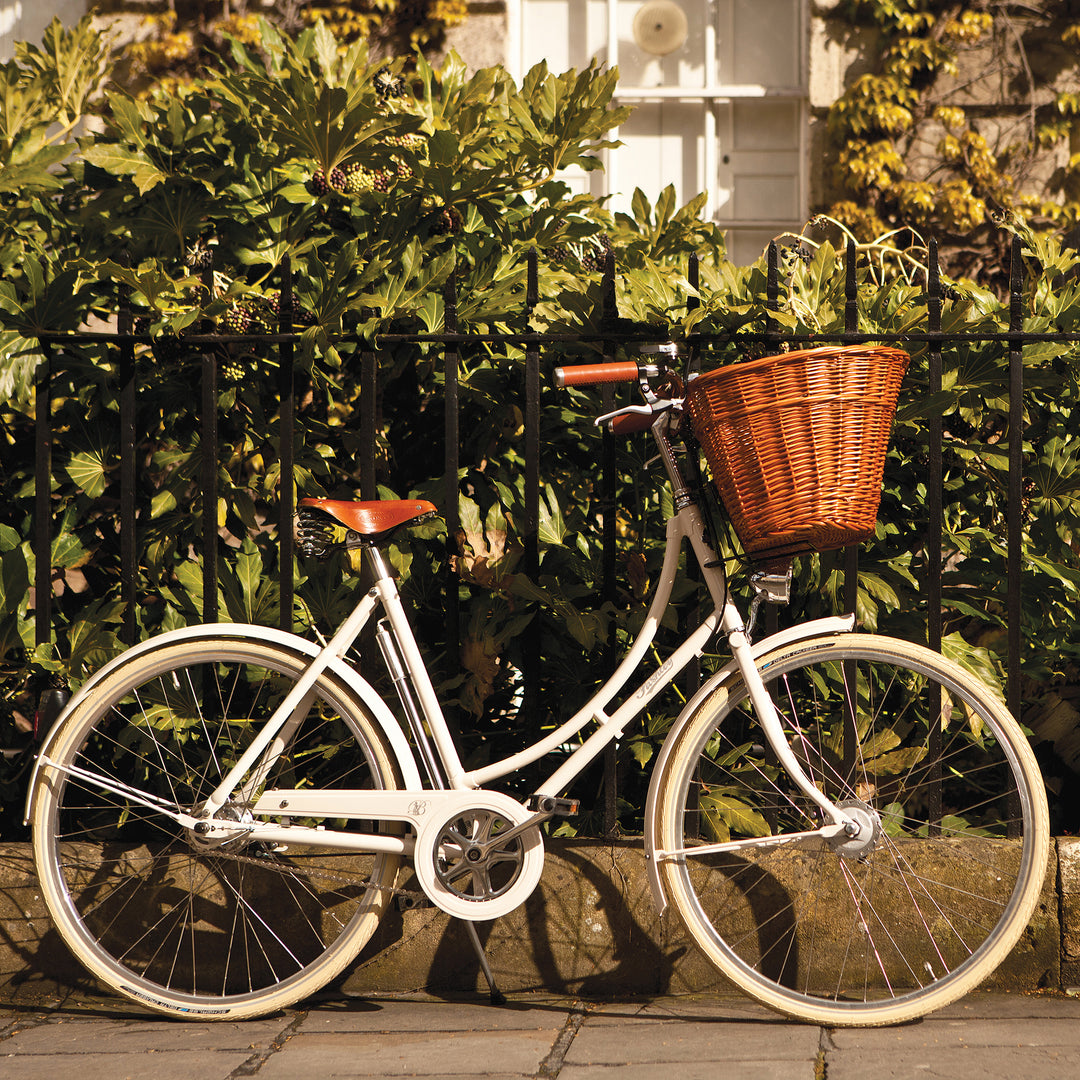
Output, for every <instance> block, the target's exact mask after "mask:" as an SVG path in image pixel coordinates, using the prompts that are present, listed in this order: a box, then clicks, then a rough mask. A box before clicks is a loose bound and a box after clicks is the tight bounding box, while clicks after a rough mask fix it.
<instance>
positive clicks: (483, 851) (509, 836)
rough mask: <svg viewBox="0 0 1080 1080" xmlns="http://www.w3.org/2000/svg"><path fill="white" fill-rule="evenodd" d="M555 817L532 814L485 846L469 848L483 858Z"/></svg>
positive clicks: (548, 814) (478, 845) (549, 814)
mask: <svg viewBox="0 0 1080 1080" xmlns="http://www.w3.org/2000/svg"><path fill="white" fill-rule="evenodd" d="M554 816H555V815H554V814H551V813H543V812H538V813H536V814H533V816H532V817H531V818H529V819H528V820H527V821H523V822H522V823H521V824H520V825H515V826H514V827H513V828H512V829H507V830H506V832H501V833H499V835H498V836H496V837H495V839H494V840H489V841H488V842H487V843H486V844H473V845H470V847H471V848H472V849H473V850H477V849H479V851H480V857H481V858H485V857H486V856H487V854H488V853H489V852H490V851H491V850H492V849H493V848H496V847H502V845H503V844H505V843H506V842H507V841H508V840H514V839H516V838H517V837H519V836H520V835H521V834H522V833H523V832H528V830H529V829H532V828H534V827H535V826H537V825H539V824H541V823H542V822H544V821H548V820H550V819H551V818H553V817H554Z"/></svg>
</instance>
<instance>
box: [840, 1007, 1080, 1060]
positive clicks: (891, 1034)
mask: <svg viewBox="0 0 1080 1080" xmlns="http://www.w3.org/2000/svg"><path fill="white" fill-rule="evenodd" d="M824 1063H825V1075H826V1076H827V1077H828V1080H856V1078H862V1080H864V1078H865V1077H866V1076H867V1075H868V1073H869V1072H871V1071H872V1072H873V1075H874V1076H875V1077H878V1078H879V1080H890V1078H894V1077H895V1078H897V1080H900V1078H904V1080H910V1078H911V1077H928V1078H934V1077H942V1078H943V1080H944V1078H948V1080H957V1078H961V1077H976V1076H977V1077H979V1080H998V1078H1000V1080H1015V1078H1016V1077H1024V1078H1025V1080H1075V1078H1076V1077H1077V1076H1078V1075H1080V1001H1078V1000H1076V999H1075V998H1061V997H1056V996H1050V995H1019V994H1018V995H1001V994H973V995H970V996H969V997H967V998H965V999H964V1000H963V1001H960V1002H958V1003H956V1004H954V1005H951V1006H949V1007H948V1008H947V1009H943V1010H941V1011H940V1012H937V1013H933V1014H931V1015H930V1016H928V1017H924V1018H923V1019H921V1020H918V1021H916V1022H914V1023H911V1024H906V1025H904V1026H901V1027H892V1028H870V1029H856V1028H844V1029H836V1030H831V1031H829V1032H827V1033H826V1038H825V1055H824Z"/></svg>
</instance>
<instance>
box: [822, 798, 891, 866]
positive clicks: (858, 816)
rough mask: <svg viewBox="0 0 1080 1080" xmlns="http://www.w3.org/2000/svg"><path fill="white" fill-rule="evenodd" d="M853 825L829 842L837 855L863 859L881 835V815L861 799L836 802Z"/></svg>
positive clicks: (873, 847)
mask: <svg viewBox="0 0 1080 1080" xmlns="http://www.w3.org/2000/svg"><path fill="white" fill-rule="evenodd" d="M836 806H837V809H839V810H843V811H844V813H845V815H846V816H847V817H848V819H849V820H850V821H851V822H852V824H853V825H854V826H855V829H854V831H852V830H846V831H845V832H842V833H840V834H839V835H837V836H835V837H833V839H832V840H830V841H829V843H830V844H831V846H832V849H833V851H835V852H836V854H837V855H840V856H842V857H843V858H845V859H864V858H866V856H867V855H869V854H870V853H871V852H872V851H873V850H874V849H875V848H876V847H877V844H878V839H879V838H880V836H881V815H880V814H879V813H878V812H877V811H876V810H875V809H874V808H873V807H872V806H870V805H869V804H868V803H865V802H863V801H862V800H861V799H847V800H845V801H844V802H838V803H837V804H836Z"/></svg>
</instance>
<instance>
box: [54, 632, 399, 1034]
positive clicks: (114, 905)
mask: <svg viewBox="0 0 1080 1080" xmlns="http://www.w3.org/2000/svg"><path fill="white" fill-rule="evenodd" d="M307 663H308V658H307V657H302V656H298V655H296V654H294V653H293V652H292V651H290V650H288V649H287V648H283V647H280V646H276V645H268V644H264V643H261V642H248V641H236V640H230V639H227V638H221V639H213V638H211V639H202V640H198V641H190V642H183V643H178V644H173V645H169V646H165V647H163V648H161V649H158V650H156V651H153V652H150V653H146V654H144V655H142V656H139V657H137V658H135V659H133V660H132V661H131V662H130V663H128V664H126V665H123V666H121V667H120V668H118V669H117V670H116V671H115V672H113V674H112V675H110V676H108V677H107V678H106V679H105V680H103V681H102V683H101V684H100V685H99V686H98V687H96V688H95V689H94V691H93V692H92V693H91V694H90V695H89V696H88V697H87V699H86V700H85V701H83V702H82V703H81V704H80V705H79V706H77V707H76V709H75V710H74V712H73V713H72V715H71V716H70V717H69V718H68V719H67V720H66V721H65V723H64V726H63V727H62V729H61V730H60V731H59V732H58V734H57V736H56V739H55V740H54V741H53V742H52V744H51V745H50V748H49V764H45V765H43V767H42V770H41V774H40V779H39V788H38V790H37V792H36V797H35V802H34V813H33V848H34V857H35V861H36V865H37V871H38V876H39V879H40V882H41V886H42V890H43V892H44V895H45V899H46V901H47V902H48V905H49V909H50V911H51V913H52V915H53V918H54V920H55V922H56V926H57V929H58V930H59V932H60V934H61V935H62V936H63V938H64V940H65V941H66V942H67V944H68V945H69V946H70V948H71V949H72V951H73V952H74V954H75V955H76V956H77V957H78V958H79V960H80V961H82V963H83V964H85V965H86V967H87V968H88V969H89V970H90V971H91V972H92V973H93V974H94V975H96V976H97V977H98V978H100V979H101V980H103V981H104V982H106V983H107V984H108V985H110V986H111V987H113V988H115V989H116V990H118V991H120V992H121V993H123V994H126V995H127V996H128V997H130V998H133V999H134V1000H136V1001H138V1002H140V1003H141V1004H143V1005H146V1006H148V1007H150V1008H152V1009H155V1010H157V1011H159V1012H163V1013H167V1014H168V1015H171V1016H180V1017H186V1018H191V1019H203V1020H205V1019H225V1018H237V1017H246V1016H256V1015H259V1014H262V1013H266V1012H269V1011H272V1010H274V1009H279V1008H282V1007H284V1006H286V1005H289V1004H291V1003H293V1002H295V1001H297V1000H299V999H300V998H302V997H304V996H306V995H308V994H310V993H312V992H313V991H315V990H318V989H319V988H321V987H322V986H324V985H325V984H326V983H327V982H328V981H330V980H331V979H333V978H334V977H335V976H337V975H338V974H339V973H340V972H341V971H342V970H343V969H344V968H345V966H346V965H347V964H348V963H349V962H350V961H351V960H352V959H353V957H354V956H355V955H356V954H357V953H358V952H359V950H360V949H361V948H362V947H363V945H364V944H365V943H366V942H367V940H368V939H369V938H370V937H371V935H372V933H373V932H374V931H375V928H376V927H377V926H378V923H379V920H380V918H381V917H382V914H383V912H384V911H385V909H386V907H387V904H388V903H389V900H390V897H391V894H392V891H393V886H394V881H395V877H396V874H397V869H398V862H399V859H398V857H397V856H391V855H385V854H378V855H374V854H373V855H366V854H363V853H352V852H348V853H343V852H341V851H332V850H329V849H314V848H310V847H308V848H288V849H286V848H284V847H282V846H280V845H266V844H262V843H258V842H249V841H248V840H247V839H246V837H245V836H244V835H243V834H242V833H241V834H240V835H239V836H238V837H237V838H236V839H234V840H228V841H227V842H225V843H219V844H218V845H217V846H212V845H210V844H208V843H207V842H206V841H205V840H204V839H203V838H202V837H200V836H199V835H198V834H197V833H196V832H195V831H194V830H189V829H186V828H184V827H182V826H181V825H180V824H179V823H178V822H177V821H176V820H175V819H174V817H173V816H172V814H173V813H175V812H192V811H194V810H196V809H197V808H198V807H199V805H200V803H201V802H202V801H203V800H204V799H205V798H206V797H207V796H208V795H209V794H210V793H211V792H212V791H213V790H214V788H215V787H216V785H217V784H218V782H219V781H220V780H221V778H222V777H223V776H224V775H225V773H226V772H227V771H228V769H229V768H230V767H231V766H232V765H233V764H234V763H235V762H236V760H237V759H238V758H239V756H240V755H241V754H242V753H243V751H244V750H245V748H246V747H247V746H248V745H249V744H250V742H251V740H252V739H253V738H254V737H255V735H256V734H257V733H258V731H259V729H260V727H261V726H262V723H263V721H265V720H266V719H267V718H268V717H269V716H270V714H271V713H272V712H273V710H274V708H275V706H276V705H277V704H279V703H280V702H281V700H282V699H283V698H284V697H285V695H286V694H287V693H288V692H289V690H290V689H291V688H292V686H293V684H294V682H295V681H296V679H297V678H298V677H299V675H300V674H301V673H302V671H303V670H304V668H305V667H306V666H307ZM294 720H295V723H294V724H293V730H292V731H291V732H290V733H289V734H288V737H287V745H280V744H279V745H278V746H276V747H274V748H273V749H274V750H275V751H278V752H276V753H274V755H273V760H272V763H271V764H270V766H269V769H268V771H267V772H266V774H265V775H260V776H258V777H257V778H255V779H254V780H252V781H251V782H250V783H249V786H248V790H247V791H246V792H245V791H241V792H240V793H239V794H238V795H237V797H235V798H234V799H233V800H231V801H230V802H228V803H226V804H225V806H223V807H222V809H221V810H220V811H219V812H218V815H217V816H219V817H223V818H227V819H229V820H231V821H237V822H241V823H242V822H244V821H246V820H249V819H250V817H251V815H250V812H249V811H248V809H247V806H248V805H249V804H250V802H251V801H252V799H253V798H254V797H255V795H256V794H257V792H258V791H259V790H262V789H263V787H288V788H291V787H299V786H307V787H319V788H396V787H399V786H400V784H399V781H398V778H397V770H396V767H395V764H394V759H393V755H392V753H391V751H390V749H389V747H388V746H387V744H386V740H385V738H384V736H383V735H382V733H381V731H380V729H379V726H378V724H377V723H376V722H375V721H374V720H373V719H372V717H371V716H370V715H369V714H368V712H367V710H366V709H365V707H364V706H363V705H362V704H361V703H360V702H358V701H357V700H356V699H355V697H354V696H353V694H352V693H351V691H350V690H349V689H348V688H347V687H346V686H344V685H343V684H342V683H341V682H340V681H339V680H337V679H336V678H335V677H334V676H333V675H332V674H324V675H322V676H321V677H320V679H319V680H318V682H317V683H316V685H315V688H314V690H313V691H312V693H311V694H310V695H309V696H308V698H306V699H305V701H304V702H303V704H302V706H301V707H300V709H298V710H297V712H296V713H295V714H294ZM313 824H314V823H313ZM327 824H328V825H329V824H330V823H329V822H328V823H327ZM333 826H334V827H335V828H339V829H340V828H355V829H357V830H358V831H368V832H371V831H373V830H374V826H373V824H372V823H370V822H367V823H365V822H359V821H353V822H350V823H348V824H346V823H345V822H343V821H342V822H334V823H333Z"/></svg>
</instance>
